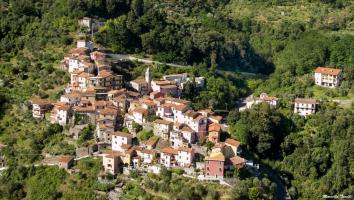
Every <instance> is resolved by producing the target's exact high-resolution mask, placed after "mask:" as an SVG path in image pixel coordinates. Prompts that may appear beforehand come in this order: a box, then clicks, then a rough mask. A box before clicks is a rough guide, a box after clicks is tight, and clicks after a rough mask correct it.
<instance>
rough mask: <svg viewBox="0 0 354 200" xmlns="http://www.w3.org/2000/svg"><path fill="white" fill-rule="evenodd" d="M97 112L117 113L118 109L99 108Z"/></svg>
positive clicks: (104, 113) (105, 113)
mask: <svg viewBox="0 0 354 200" xmlns="http://www.w3.org/2000/svg"><path fill="white" fill-rule="evenodd" d="M97 112H98V113H99V114H101V115H117V113H118V111H117V110H116V109H108V108H105V109H99V110H97Z"/></svg>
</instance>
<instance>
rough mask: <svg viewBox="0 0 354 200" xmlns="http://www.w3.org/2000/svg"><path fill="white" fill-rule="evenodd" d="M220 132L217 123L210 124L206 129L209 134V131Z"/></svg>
mask: <svg viewBox="0 0 354 200" xmlns="http://www.w3.org/2000/svg"><path fill="white" fill-rule="evenodd" d="M220 130H221V126H220V124H217V123H212V124H210V125H209V127H208V131H209V132H211V131H216V132H219V131H220Z"/></svg>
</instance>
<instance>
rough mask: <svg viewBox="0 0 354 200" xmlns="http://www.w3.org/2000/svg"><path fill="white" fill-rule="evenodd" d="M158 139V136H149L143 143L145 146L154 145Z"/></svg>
mask: <svg viewBox="0 0 354 200" xmlns="http://www.w3.org/2000/svg"><path fill="white" fill-rule="evenodd" d="M158 141H159V138H158V137H156V136H155V137H154V136H153V137H151V138H150V139H148V140H146V141H145V142H144V143H143V144H144V145H146V146H154V145H156V143H157V142H158Z"/></svg>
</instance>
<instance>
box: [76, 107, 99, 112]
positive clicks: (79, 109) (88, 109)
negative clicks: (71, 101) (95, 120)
mask: <svg viewBox="0 0 354 200" xmlns="http://www.w3.org/2000/svg"><path fill="white" fill-rule="evenodd" d="M73 109H74V110H75V111H78V112H94V111H96V108H95V106H74V108H73Z"/></svg>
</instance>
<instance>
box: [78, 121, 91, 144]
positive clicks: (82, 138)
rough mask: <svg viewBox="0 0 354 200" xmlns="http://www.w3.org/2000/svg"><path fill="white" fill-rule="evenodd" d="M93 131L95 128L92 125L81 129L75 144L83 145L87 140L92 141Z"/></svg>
mask: <svg viewBox="0 0 354 200" xmlns="http://www.w3.org/2000/svg"><path fill="white" fill-rule="evenodd" d="M94 131H95V126H94V125H92V124H90V125H89V126H87V127H85V128H84V129H82V130H81V131H80V133H79V139H78V140H77V143H78V144H83V143H85V142H86V141H87V140H90V139H93V135H94Z"/></svg>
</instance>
